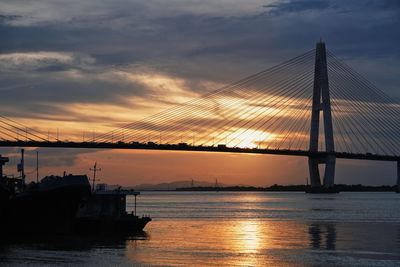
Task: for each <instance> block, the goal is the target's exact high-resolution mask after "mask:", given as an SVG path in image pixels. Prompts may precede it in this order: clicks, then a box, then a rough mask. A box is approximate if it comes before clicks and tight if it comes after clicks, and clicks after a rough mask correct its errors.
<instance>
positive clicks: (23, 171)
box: [17, 149, 25, 184]
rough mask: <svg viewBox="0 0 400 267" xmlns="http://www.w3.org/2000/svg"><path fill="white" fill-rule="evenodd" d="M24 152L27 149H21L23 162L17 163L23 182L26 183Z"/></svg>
mask: <svg viewBox="0 0 400 267" xmlns="http://www.w3.org/2000/svg"><path fill="white" fill-rule="evenodd" d="M24 153H25V150H24V149H21V162H20V163H19V164H18V165H17V170H18V172H20V173H21V178H22V184H25V166H24Z"/></svg>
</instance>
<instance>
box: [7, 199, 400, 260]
mask: <svg viewBox="0 0 400 267" xmlns="http://www.w3.org/2000/svg"><path fill="white" fill-rule="evenodd" d="M138 204H139V205H138V213H141V214H150V215H151V216H152V217H153V218H154V219H153V221H152V222H151V223H150V224H149V225H148V226H147V227H146V231H145V233H144V234H141V235H139V236H131V237H126V236H107V237H104V236H97V237H91V238H88V237H79V236H74V237H48V238H46V239H44V238H42V239H37V238H32V239H30V240H13V241H7V242H1V243H0V265H4V266H24V265H26V266H28V265H29V266H46V265H47V266H54V265H57V266H117V265H124V266H400V207H399V204H400V194H394V193H340V194H337V195H322V196H320V195H309V194H304V193H263V192H262V193H261V192H260V193H258V192H257V193H253V192H243V193H242V192H240V193H238V192H232V193H230V192H229V193H228V192H218V193H217V192H199V193H192V192H190V193H189V192H184V193H183V192H181V193H176V192H143V193H142V195H141V196H140V197H139V202H138ZM127 209H128V210H132V209H133V201H132V199H130V200H129V201H128V207H127ZM28 226H29V222H27V227H28Z"/></svg>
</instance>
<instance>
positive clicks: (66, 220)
mask: <svg viewBox="0 0 400 267" xmlns="http://www.w3.org/2000/svg"><path fill="white" fill-rule="evenodd" d="M89 196H90V185H89V184H87V185H70V186H64V187H60V188H53V189H51V190H44V191H37V192H29V193H27V194H20V195H18V196H15V197H14V198H12V199H10V200H9V201H8V203H7V205H6V207H5V209H4V212H3V213H4V216H3V218H4V219H3V220H2V222H1V223H2V224H4V226H3V227H5V228H2V229H7V230H11V231H12V232H13V233H14V234H15V233H27V232H29V233H32V232H51V233H65V232H70V231H72V230H73V226H74V222H75V216H76V212H77V210H78V208H79V206H80V205H82V203H83V201H84V199H86V198H88V197H89ZM11 231H9V232H11Z"/></svg>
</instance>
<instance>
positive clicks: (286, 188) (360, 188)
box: [176, 184, 397, 192]
mask: <svg viewBox="0 0 400 267" xmlns="http://www.w3.org/2000/svg"><path fill="white" fill-rule="evenodd" d="M307 187H308V186H307V185H277V184H274V185H272V186H269V187H254V186H226V187H223V186H220V187H211V186H197V187H181V188H176V191H266V192H305V190H306V189H307ZM335 187H336V188H337V189H338V190H339V191H340V192H395V191H396V189H397V186H394V185H393V186H390V185H382V186H369V185H361V184H356V185H345V184H338V185H335Z"/></svg>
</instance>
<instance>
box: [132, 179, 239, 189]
mask: <svg viewBox="0 0 400 267" xmlns="http://www.w3.org/2000/svg"><path fill="white" fill-rule="evenodd" d="M192 186H196V187H197V186H199V187H213V186H215V182H214V183H211V182H204V181H193V185H192V181H190V180H189V181H174V182H169V183H160V184H139V185H136V186H130V187H128V188H129V189H135V190H139V191H140V190H175V189H176V188H184V187H192ZM218 186H220V187H226V186H236V185H232V184H223V183H218Z"/></svg>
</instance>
